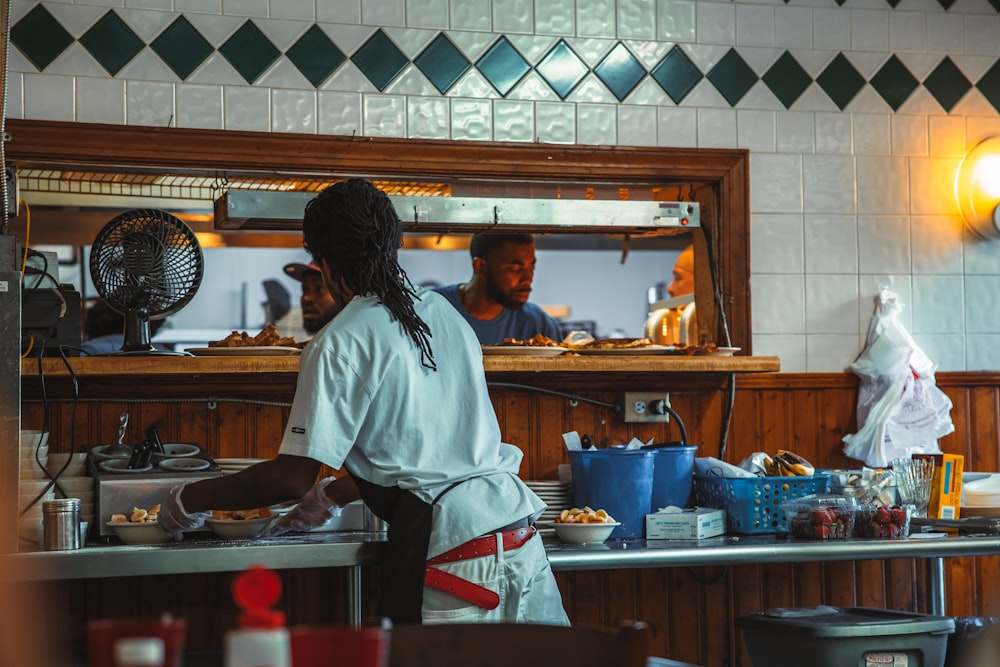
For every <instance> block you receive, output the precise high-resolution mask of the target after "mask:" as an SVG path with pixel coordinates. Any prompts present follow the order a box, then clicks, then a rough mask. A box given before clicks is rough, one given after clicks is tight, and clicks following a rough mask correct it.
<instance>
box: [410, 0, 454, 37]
mask: <svg viewBox="0 0 1000 667" xmlns="http://www.w3.org/2000/svg"><path fill="white" fill-rule="evenodd" d="M406 25H407V26H409V27H411V28H437V29H439V30H445V29H447V28H448V0H406Z"/></svg>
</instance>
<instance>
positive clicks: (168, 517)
mask: <svg viewBox="0 0 1000 667" xmlns="http://www.w3.org/2000/svg"><path fill="white" fill-rule="evenodd" d="M183 490H184V485H183V484H180V485H178V486H175V487H174V488H172V489H170V495H169V496H168V497H167V502H165V503H163V504H162V505H161V506H160V514H159V516H157V517H156V523H157V525H159V526H160V528H162V529H163V530H164V532H166V533H168V534H169V535H170V536H171V537H173V538H174V539H175V540H177V541H178V542H180V541H181V540H183V539H184V531H186V530H197V529H198V528H201V527H202V526H204V525H205V519H207V518H208V517H210V516H212V513H211V512H194V513H193V514H191V513H188V511H187V510H186V509H184V503H183V502H181V491H183Z"/></svg>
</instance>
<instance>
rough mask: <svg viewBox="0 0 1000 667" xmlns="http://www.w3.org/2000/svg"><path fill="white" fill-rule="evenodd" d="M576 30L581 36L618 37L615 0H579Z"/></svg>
mask: <svg viewBox="0 0 1000 667" xmlns="http://www.w3.org/2000/svg"><path fill="white" fill-rule="evenodd" d="M576 30H577V34H579V35H580V36H581V37H608V38H611V37H616V36H617V34H618V32H617V30H616V29H615V2H614V0H577V3H576Z"/></svg>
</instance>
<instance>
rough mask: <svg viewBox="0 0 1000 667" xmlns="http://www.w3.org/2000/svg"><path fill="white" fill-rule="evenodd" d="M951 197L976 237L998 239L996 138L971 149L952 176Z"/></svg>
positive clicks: (999, 153)
mask: <svg viewBox="0 0 1000 667" xmlns="http://www.w3.org/2000/svg"><path fill="white" fill-rule="evenodd" d="M955 198H956V199H957V200H958V208H959V210H960V211H961V212H962V217H963V218H965V222H966V224H968V225H969V228H970V229H972V231H974V232H975V233H976V234H978V235H979V236H980V237H982V238H984V239H987V240H993V241H996V240H1000V137H990V138H988V139H984V140H983V141H981V142H979V143H978V144H976V145H975V146H973V147H972V150H970V151H969V152H968V153H967V154H966V155H965V157H964V158H962V162H961V163H959V165H958V172H957V173H956V174H955Z"/></svg>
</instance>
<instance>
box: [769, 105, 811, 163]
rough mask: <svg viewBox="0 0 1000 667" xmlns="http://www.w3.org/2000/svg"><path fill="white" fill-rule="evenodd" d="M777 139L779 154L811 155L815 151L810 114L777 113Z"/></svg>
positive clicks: (794, 112)
mask: <svg viewBox="0 0 1000 667" xmlns="http://www.w3.org/2000/svg"><path fill="white" fill-rule="evenodd" d="M775 119H776V120H777V126H778V131H777V135H776V136H777V139H778V152H779V153H806V154H808V153H813V152H814V151H815V149H816V147H815V145H814V144H813V136H814V135H815V133H816V125H815V118H814V115H813V114H812V112H800V111H778V112H776V113H775Z"/></svg>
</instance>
